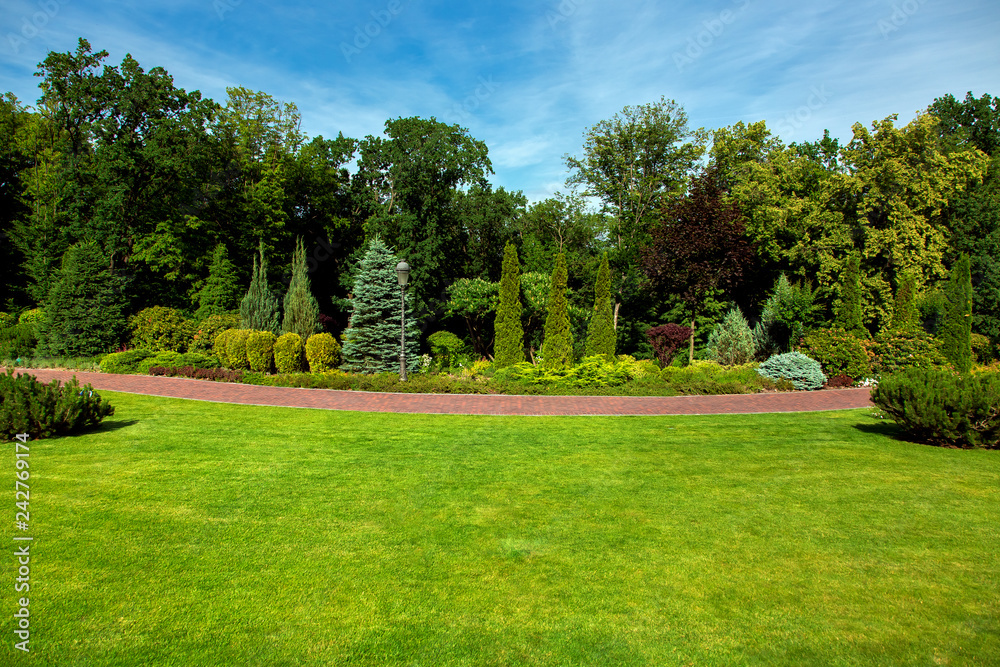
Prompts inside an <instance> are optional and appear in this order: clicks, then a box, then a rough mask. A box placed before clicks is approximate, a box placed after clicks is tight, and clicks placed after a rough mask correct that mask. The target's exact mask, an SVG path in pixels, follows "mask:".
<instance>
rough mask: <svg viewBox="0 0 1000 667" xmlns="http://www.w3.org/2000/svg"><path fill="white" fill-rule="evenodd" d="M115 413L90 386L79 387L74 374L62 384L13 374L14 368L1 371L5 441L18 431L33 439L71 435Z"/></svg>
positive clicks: (0, 426)
mask: <svg viewBox="0 0 1000 667" xmlns="http://www.w3.org/2000/svg"><path fill="white" fill-rule="evenodd" d="M114 413H115V409H114V408H113V407H112V406H111V405H110V404H109V403H107V402H104V401H102V400H101V396H100V394H98V393H97V392H95V391H94V389H93V387H91V386H90V385H89V384H88V385H84V386H83V387H82V388H81V387H80V383H79V382H77V380H76V378H75V377H74V378H73V379H72V380H70V381H69V382H67V383H66V384H65V385H62V386H61V385H60V383H59V381H58V380H53V381H52V382H50V383H49V384H43V383H41V382H39V381H38V380H37V379H36V378H35V377H34V376H33V375H27V374H23V373H18V374H17V375H16V376H15V375H14V370H13V369H10V370H8V371H7V373H6V374H5V375H0V438H2V439H3V440H5V441H8V442H9V441H11V440H13V439H14V437H15V436H16V435H17V434H19V433H27V434H28V436H29V437H30V438H31V439H32V440H36V439H38V438H49V437H52V436H57V435H71V434H73V433H78V432H80V431H83V430H85V429H88V428H92V427H94V426H97V425H98V424H100V423H101V421H102V420H103V419H104V418H105V417H108V416H111V415H113V414H114Z"/></svg>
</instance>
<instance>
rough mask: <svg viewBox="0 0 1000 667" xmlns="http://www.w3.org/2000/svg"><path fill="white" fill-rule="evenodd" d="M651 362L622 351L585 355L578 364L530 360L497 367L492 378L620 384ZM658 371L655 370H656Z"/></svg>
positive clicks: (573, 384)
mask: <svg viewBox="0 0 1000 667" xmlns="http://www.w3.org/2000/svg"><path fill="white" fill-rule="evenodd" d="M649 366H650V364H645V363H643V362H639V361H636V360H635V359H633V358H632V357H630V356H627V355H621V356H618V357H613V358H611V359H608V358H607V357H605V356H604V355H600V354H599V355H594V356H590V357H586V358H584V359H582V360H581V361H580V363H578V364H576V365H575V366H570V367H565V368H552V367H547V366H541V365H539V366H535V365H533V364H531V363H529V362H526V361H522V362H521V363H518V364H514V365H513V366H507V367H506V368H500V369H497V371H496V372H495V373H494V374H493V379H494V380H495V381H497V382H500V383H514V384H522V385H525V386H528V387H530V386H554V387H562V388H582V387H620V386H622V385H624V384H625V383H626V382H628V381H629V380H632V379H634V378H637V377H642V376H644V375H646V374H647V373H649V372H650V369H649ZM653 372H654V373H655V370H653Z"/></svg>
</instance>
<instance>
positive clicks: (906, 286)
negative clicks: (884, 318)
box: [891, 271, 919, 331]
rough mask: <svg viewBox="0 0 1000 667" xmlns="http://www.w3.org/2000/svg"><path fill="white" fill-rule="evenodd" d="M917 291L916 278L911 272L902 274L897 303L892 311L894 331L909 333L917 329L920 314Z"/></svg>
mask: <svg viewBox="0 0 1000 667" xmlns="http://www.w3.org/2000/svg"><path fill="white" fill-rule="evenodd" d="M916 290H917V279H916V276H914V275H913V273H912V272H910V271H904V272H903V273H902V274H900V276H899V287H897V288H896V302H895V304H894V306H893V310H892V325H891V326H892V328H893V329H897V330H902V331H909V330H911V329H916V328H917V320H918V318H919V313H918V312H917V294H916Z"/></svg>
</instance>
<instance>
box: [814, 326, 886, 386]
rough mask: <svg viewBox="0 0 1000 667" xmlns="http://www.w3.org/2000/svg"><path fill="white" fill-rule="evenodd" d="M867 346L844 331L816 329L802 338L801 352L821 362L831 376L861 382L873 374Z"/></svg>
mask: <svg viewBox="0 0 1000 667" xmlns="http://www.w3.org/2000/svg"><path fill="white" fill-rule="evenodd" d="M866 343H867V341H862V339H861V338H860V337H858V336H856V335H854V334H852V333H849V332H847V331H845V330H843V329H836V328H835V329H814V330H813V331H810V332H809V333H807V334H806V335H805V336H803V338H802V347H801V349H800V351H801V352H802V353H803V354H805V355H807V356H809V357H811V358H813V359H815V360H816V361H818V362H819V363H820V366H822V367H823V372H824V373H826V374H827V375H828V376H834V375H846V376H848V377H850V378H851V379H852V380H861V379H863V378H866V377H869V376H870V375H871V371H872V364H871V357H869V356H868V348H867V346H866Z"/></svg>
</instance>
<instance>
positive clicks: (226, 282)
mask: <svg viewBox="0 0 1000 667" xmlns="http://www.w3.org/2000/svg"><path fill="white" fill-rule="evenodd" d="M196 302H197V304H198V310H197V311H195V314H194V317H195V319H196V320H198V321H201V320H204V319H205V318H207V317H209V316H211V315H221V314H223V313H228V312H229V311H231V310H233V309H235V308H236V306H237V305H238V304H239V283H238V282H237V279H236V267H234V266H233V263H232V262H230V261H229V253H228V251H227V250H226V246H225V244H222V243H220V244H219V245H217V246H215V250H214V251H213V252H212V264H211V266H209V267H208V278H207V279H206V280H205V283H204V285H202V287H201V289H200V290H198V294H197V297H196Z"/></svg>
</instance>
